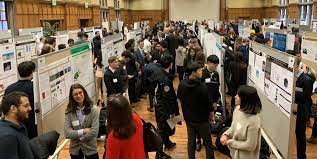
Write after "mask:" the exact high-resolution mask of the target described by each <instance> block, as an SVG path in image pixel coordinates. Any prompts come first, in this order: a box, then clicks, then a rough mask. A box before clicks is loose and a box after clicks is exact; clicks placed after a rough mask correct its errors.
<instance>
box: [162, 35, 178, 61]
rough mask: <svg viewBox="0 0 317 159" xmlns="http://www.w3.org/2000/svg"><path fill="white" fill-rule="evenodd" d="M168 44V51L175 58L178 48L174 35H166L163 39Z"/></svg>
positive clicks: (176, 38)
mask: <svg viewBox="0 0 317 159" xmlns="http://www.w3.org/2000/svg"><path fill="white" fill-rule="evenodd" d="M165 40H166V41H167V43H168V50H169V52H170V53H171V55H173V57H175V55H176V49H177V48H178V46H179V39H178V37H177V36H176V35H168V36H167V37H166V39H165Z"/></svg>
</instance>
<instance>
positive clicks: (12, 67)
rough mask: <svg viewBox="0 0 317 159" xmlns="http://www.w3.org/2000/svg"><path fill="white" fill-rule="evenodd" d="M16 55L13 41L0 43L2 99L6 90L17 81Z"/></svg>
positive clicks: (0, 92)
mask: <svg viewBox="0 0 317 159" xmlns="http://www.w3.org/2000/svg"><path fill="white" fill-rule="evenodd" d="M16 66H17V64H16V53H15V44H14V40H13V39H7V40H6V41H5V42H3V43H0V97H2V96H3V94H4V90H5V89H6V88H7V87H8V86H9V85H10V84H12V83H14V82H16V81H17V77H18V75H17V68H16Z"/></svg>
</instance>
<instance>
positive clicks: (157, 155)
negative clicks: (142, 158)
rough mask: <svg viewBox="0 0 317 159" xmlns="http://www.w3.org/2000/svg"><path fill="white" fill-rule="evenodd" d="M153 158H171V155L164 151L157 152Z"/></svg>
mask: <svg viewBox="0 0 317 159" xmlns="http://www.w3.org/2000/svg"><path fill="white" fill-rule="evenodd" d="M155 159H172V157H171V156H169V155H167V154H166V153H164V152H157V153H156V155H155Z"/></svg>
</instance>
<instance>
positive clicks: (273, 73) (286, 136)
mask: <svg viewBox="0 0 317 159" xmlns="http://www.w3.org/2000/svg"><path fill="white" fill-rule="evenodd" d="M295 64H296V60H295V57H294V56H292V55H289V54H283V53H281V52H280V51H278V50H276V49H273V48H268V47H266V46H264V45H262V44H258V43H256V42H254V41H252V42H251V47H250V53H249V68H248V80H247V83H248V85H251V86H254V87H256V88H257V90H258V94H259V96H260V99H261V102H262V105H263V107H262V111H261V113H260V117H261V124H262V129H263V131H262V133H265V136H268V137H269V140H270V143H273V144H274V145H273V146H274V148H275V149H276V150H277V151H276V152H279V154H278V155H280V156H282V158H289V156H290V155H291V154H292V150H293V146H294V139H295V138H294V133H295V128H294V127H295V122H294V121H295V120H294V119H295V118H296V117H295V116H294V115H293V113H292V110H293V108H294V107H295V105H294V104H293V103H294V101H295V71H294V66H295ZM272 117H274V118H272ZM281 134H283V135H281ZM271 146H272V145H271Z"/></svg>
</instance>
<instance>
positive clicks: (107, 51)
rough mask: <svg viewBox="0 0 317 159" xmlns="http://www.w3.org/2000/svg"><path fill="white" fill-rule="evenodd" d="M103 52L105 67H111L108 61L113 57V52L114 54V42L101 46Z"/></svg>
mask: <svg viewBox="0 0 317 159" xmlns="http://www.w3.org/2000/svg"><path fill="white" fill-rule="evenodd" d="M101 52H102V62H103V66H104V67H107V66H108V65H109V64H108V59H109V57H110V56H111V55H112V52H113V41H112V40H111V41H108V42H105V43H103V44H101Z"/></svg>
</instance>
